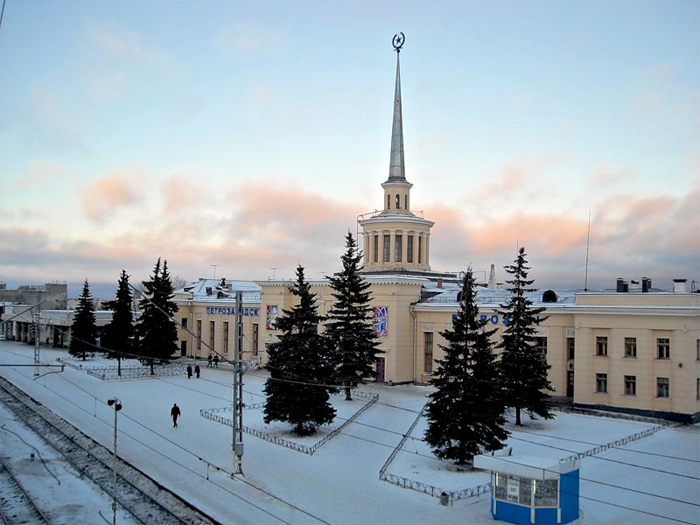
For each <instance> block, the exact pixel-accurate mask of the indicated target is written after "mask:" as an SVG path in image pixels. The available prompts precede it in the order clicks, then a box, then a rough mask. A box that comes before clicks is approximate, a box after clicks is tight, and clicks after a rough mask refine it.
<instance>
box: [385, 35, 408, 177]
mask: <svg viewBox="0 0 700 525" xmlns="http://www.w3.org/2000/svg"><path fill="white" fill-rule="evenodd" d="M404 40H405V37H404V35H403V33H399V34H398V35H396V36H394V40H393V41H392V43H393V44H394V49H395V50H396V87H395V88H394V119H393V121H392V126H391V160H390V162H389V180H388V181H387V182H395V181H404V182H405V181H406V169H405V165H404V159H403V117H402V111H401V64H400V60H399V57H400V55H401V47H402V46H403V43H404Z"/></svg>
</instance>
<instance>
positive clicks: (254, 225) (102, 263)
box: [0, 167, 700, 288]
mask: <svg viewBox="0 0 700 525" xmlns="http://www.w3.org/2000/svg"><path fill="white" fill-rule="evenodd" d="M199 179H201V175H200V176H199V178H198V176H197V174H196V173H195V172H187V173H185V172H182V173H177V174H171V175H169V176H168V177H165V178H163V179H162V180H160V181H158V180H156V179H155V178H154V177H153V176H152V175H149V174H148V173H147V171H146V170H145V169H143V168H139V167H123V168H120V169H119V170H114V171H112V172H110V173H108V174H107V175H106V176H105V177H103V178H101V179H100V180H99V181H97V182H96V183H94V184H92V185H90V186H88V187H87V188H85V189H84V190H83V193H82V195H81V199H82V201H83V205H84V206H85V207H86V211H87V212H88V213H89V214H91V219H92V220H95V221H96V222H97V225H98V226H99V228H98V229H96V230H95V231H96V232H97V233H96V234H83V235H82V236H77V238H75V239H70V240H69V239H65V238H63V237H61V235H60V234H58V233H56V232H55V231H51V232H50V231H49V229H48V228H46V229H33V230H28V229H5V230H3V231H0V248H1V250H2V254H3V257H2V260H1V261H0V276H5V275H8V276H9V275H11V276H13V277H17V276H27V277H30V276H33V277H32V278H33V279H34V280H38V282H42V281H46V282H48V281H50V280H56V279H59V280H68V281H71V282H73V281H75V282H80V281H81V280H82V279H84V278H85V277H87V278H88V279H89V280H90V282H91V283H92V282H116V280H117V279H118V276H119V272H120V271H121V269H125V270H126V271H127V273H129V274H131V275H133V276H134V279H135V280H142V279H145V278H147V276H148V275H149V272H150V271H151V269H152V266H153V264H154V263H155V260H156V259H157V258H158V257H163V258H164V259H167V260H168V263H169V265H170V267H171V271H172V274H173V275H177V276H182V277H184V278H186V279H188V280H196V279H197V278H199V277H207V276H211V275H212V273H211V272H212V271H213V270H212V265H214V264H216V265H217V270H216V272H217V276H220V277H227V278H235V279H258V280H264V279H266V278H268V277H271V276H272V275H273V273H274V274H275V275H276V277H277V278H293V276H294V269H295V267H296V265H297V264H298V263H300V264H301V265H302V266H304V267H305V269H306V270H307V275H308V276H309V278H310V279H318V278H321V275H322V273H321V272H324V273H325V274H331V273H333V272H335V271H338V270H339V269H340V256H341V254H342V253H343V252H344V236H345V234H346V233H347V231H348V229H349V230H350V231H352V232H353V234H354V233H355V231H356V222H355V221H356V217H357V210H360V209H363V206H362V205H361V204H359V203H356V202H351V203H339V202H337V201H335V200H331V199H330V198H329V197H327V196H324V195H320V194H319V193H316V192H314V191H312V190H304V189H300V188H298V187H297V186H294V185H292V184H289V183H286V182H284V181H282V180H280V179H278V178H276V177H274V176H269V177H267V178H266V179H264V180H256V181H253V180H247V181H245V182H243V183H231V184H229V185H227V186H221V187H215V188H212V187H210V186H206V187H203V186H201V185H199V184H197V183H196V181H197V180H199ZM699 200H700V187H696V188H694V189H693V190H692V191H690V192H688V193H687V194H686V195H682V196H677V195H672V194H668V195H663V196H657V197H653V198H651V197H630V196H626V195H624V194H618V195H616V196H614V197H611V198H609V199H607V200H605V201H603V202H601V203H600V204H598V205H597V206H596V207H595V208H594V209H593V214H592V226H591V242H590V254H589V255H590V261H589V273H588V276H589V280H588V286H589V288H601V287H608V288H610V287H613V286H614V282H615V279H616V278H617V277H619V276H622V277H625V278H638V277H641V276H647V277H650V278H652V279H653V280H654V284H655V286H661V287H663V286H665V285H668V286H670V280H671V279H672V278H676V277H686V278H688V279H691V280H692V279H696V280H698V279H699V278H700V260H699V257H698V254H699V253H700V233H699V232H700V222H699V215H698V211H697V210H698V208H697V203H698V201H699ZM425 210H426V218H427V219H429V220H432V221H435V223H436V224H435V227H434V228H433V232H432V236H431V266H432V268H433V269H434V270H439V271H460V270H464V269H465V268H466V267H467V266H468V265H469V264H471V265H472V266H473V267H474V269H475V271H484V272H487V271H488V269H489V267H490V265H491V264H494V265H495V266H496V269H497V272H496V273H497V279H498V280H501V281H502V280H504V279H505V278H506V275H505V273H504V271H503V266H504V265H506V264H510V263H511V262H512V261H513V260H514V259H515V256H516V252H517V247H518V246H523V245H524V246H525V248H526V251H527V253H528V260H529V262H530V266H531V267H532V270H531V275H530V276H531V277H532V278H534V279H535V280H536V284H535V286H537V287H576V288H581V287H583V283H584V271H585V264H586V238H587V229H588V221H587V216H585V217H573V216H570V215H568V214H567V213H554V212H547V213H541V212H525V211H520V210H514V211H512V212H511V213H503V214H501V215H499V216H497V217H487V218H484V217H481V216H480V215H479V212H478V210H474V209H471V208H465V207H459V206H449V205H446V204H444V203H433V204H431V203H427V204H426V206H425ZM124 211H128V213H123V212H124ZM113 216H114V218H115V220H112V221H110V222H109V227H104V226H101V225H102V224H106V223H107V221H108V218H110V217H113ZM117 218H118V220H117ZM73 235H74V236H75V232H73ZM360 245H362V242H361V240H360ZM47 263H50V264H47ZM271 268H275V270H272V269H271ZM5 280H6V279H5Z"/></svg>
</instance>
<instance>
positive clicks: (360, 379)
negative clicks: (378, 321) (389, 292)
mask: <svg viewBox="0 0 700 525" xmlns="http://www.w3.org/2000/svg"><path fill="white" fill-rule="evenodd" d="M345 241H346V243H345V246H346V248H347V249H346V251H345V253H344V254H343V256H342V257H341V260H342V263H343V271H342V272H340V273H339V274H336V275H335V276H334V277H329V278H328V279H329V281H330V286H331V288H332V289H333V291H334V292H335V293H333V294H332V295H333V297H334V298H335V302H334V304H333V310H332V312H331V313H330V315H329V316H328V322H327V324H326V336H327V337H328V338H329V341H330V344H331V345H332V347H333V350H334V353H335V357H336V360H337V363H338V367H337V370H336V377H337V382H338V384H340V385H343V386H344V387H345V399H347V400H348V401H350V400H352V395H351V389H353V388H356V387H357V385H358V384H360V383H364V382H365V379H366V378H374V377H376V376H377V373H376V371H375V369H374V366H375V363H376V359H377V354H380V353H382V351H381V350H379V340H378V336H377V333H376V331H375V329H374V326H373V315H374V312H373V309H372V307H371V306H370V304H369V301H370V296H371V293H370V292H369V291H368V290H369V288H370V285H369V283H368V282H366V281H364V280H363V279H362V276H361V275H360V273H359V270H360V262H361V261H362V252H360V251H359V250H358V249H357V245H356V244H355V240H354V239H353V237H352V233H350V232H348V234H347V236H346V238H345Z"/></svg>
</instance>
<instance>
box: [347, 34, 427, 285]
mask: <svg viewBox="0 0 700 525" xmlns="http://www.w3.org/2000/svg"><path fill="white" fill-rule="evenodd" d="M404 41H405V37H404V34H403V33H398V34H397V35H394V38H393V40H392V42H391V43H392V44H393V46H394V51H396V84H395V87H394V114H393V119H392V126H391V155H390V161H389V178H388V179H387V180H386V181H385V182H383V183H382V188H383V189H384V202H383V205H382V208H381V209H382V211H376V212H374V213H373V214H372V216H371V217H369V218H363V219H361V220H359V223H360V226H361V227H362V234H363V236H364V263H363V271H365V272H378V273H387V272H425V271H430V228H431V227H432V226H433V224H434V223H433V222H431V221H428V220H426V219H424V218H423V216H422V212H421V213H420V214H419V216H417V215H416V214H414V213H413V212H412V211H411V188H412V187H413V184H411V183H410V182H408V181H407V180H406V165H405V163H404V154H403V111H402V107H401V106H402V104H401V64H400V61H399V56H400V53H401V48H402V47H403V44H404ZM363 217H364V216H363Z"/></svg>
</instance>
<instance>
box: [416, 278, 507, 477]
mask: <svg viewBox="0 0 700 525" xmlns="http://www.w3.org/2000/svg"><path fill="white" fill-rule="evenodd" d="M487 322H488V321H486V320H482V319H480V317H479V309H478V306H477V304H476V290H475V282H474V276H473V274H472V269H471V268H469V269H468V270H467V272H466V273H465V275H464V279H463V281H462V290H461V293H460V300H459V310H458V312H457V315H456V316H455V317H454V319H453V321H452V328H451V329H447V330H445V331H444V332H440V335H442V336H443V337H444V338H445V340H446V341H447V342H448V343H449V344H448V345H447V346H442V345H440V348H442V350H443V351H444V353H445V357H444V359H438V360H437V363H438V366H437V368H436V370H435V372H434V373H433V379H432V384H433V385H434V386H435V387H436V390H435V392H433V393H432V394H430V395H429V398H430V401H429V402H428V405H427V408H426V412H425V413H426V417H427V418H428V429H427V430H426V432H425V441H426V442H427V443H428V444H429V445H430V446H431V447H433V452H434V453H435V455H436V456H437V457H439V458H441V459H449V460H455V461H456V463H458V464H464V463H470V462H471V461H472V459H473V458H474V456H475V455H476V454H481V453H484V452H490V451H493V450H500V449H501V448H503V440H505V439H506V438H507V437H508V431H506V430H505V429H504V428H503V427H504V425H505V422H506V421H505V418H504V416H503V413H504V411H505V406H504V401H503V396H502V391H501V389H500V385H499V368H498V362H497V360H496V356H495V354H494V352H493V347H494V343H493V342H492V341H491V336H492V335H493V334H494V333H495V332H496V330H487V329H486V323H487Z"/></svg>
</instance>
